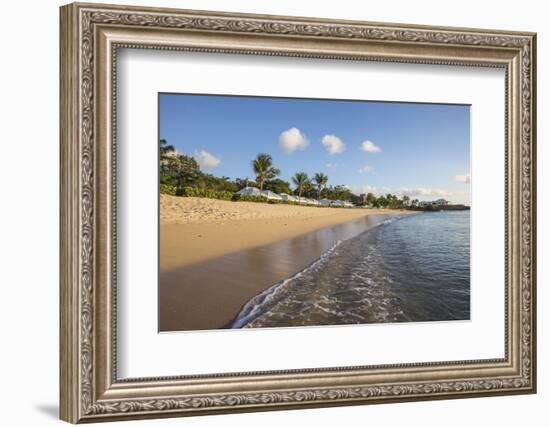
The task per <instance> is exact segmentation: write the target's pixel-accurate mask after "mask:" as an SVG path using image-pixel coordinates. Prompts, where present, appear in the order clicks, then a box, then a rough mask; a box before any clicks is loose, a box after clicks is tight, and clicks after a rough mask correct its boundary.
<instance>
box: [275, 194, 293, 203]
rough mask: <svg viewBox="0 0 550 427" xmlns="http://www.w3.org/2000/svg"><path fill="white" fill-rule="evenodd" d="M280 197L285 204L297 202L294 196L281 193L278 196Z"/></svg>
mask: <svg viewBox="0 0 550 427" xmlns="http://www.w3.org/2000/svg"><path fill="white" fill-rule="evenodd" d="M279 196H281V199H283V200H286V201H287V202H297V201H298V198H297V197H296V196H292V195H290V194H286V193H281V194H279Z"/></svg>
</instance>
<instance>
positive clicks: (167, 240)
mask: <svg viewBox="0 0 550 427" xmlns="http://www.w3.org/2000/svg"><path fill="white" fill-rule="evenodd" d="M160 202H161V206H160V220H161V221H160V270H161V271H167V270H174V269H177V268H181V267H184V266H188V265H192V264H196V263H199V262H203V261H207V260H209V259H214V258H218V257H221V256H223V255H226V254H229V253H233V252H238V251H242V250H245V249H251V248H255V247H261V246H265V245H269V244H271V243H275V242H278V241H281V240H288V239H292V238H294V237H297V236H299V235H303V234H307V233H310V232H312V231H315V230H319V229H321V228H325V227H330V226H333V225H336V224H342V223H345V222H349V221H351V220H354V219H358V218H363V217H365V216H367V215H375V214H386V213H391V214H395V213H396V211H394V210H388V209H336V208H320V207H314V206H292V205H270V204H267V203H250V202H248V203H247V202H228V201H222V200H212V199H203V198H194V197H174V196H166V195H161V200H160Z"/></svg>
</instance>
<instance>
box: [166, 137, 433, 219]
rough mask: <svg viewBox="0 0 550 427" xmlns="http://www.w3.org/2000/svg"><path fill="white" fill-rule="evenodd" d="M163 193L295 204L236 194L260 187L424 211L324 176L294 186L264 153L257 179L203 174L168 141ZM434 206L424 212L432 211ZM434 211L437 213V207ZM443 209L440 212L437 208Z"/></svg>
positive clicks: (296, 179) (256, 163) (406, 200)
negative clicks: (362, 192)
mask: <svg viewBox="0 0 550 427" xmlns="http://www.w3.org/2000/svg"><path fill="white" fill-rule="evenodd" d="M159 159H160V192H161V193H163V194H169V195H177V196H187V197H208V198H213V199H220V200H235V201H250V202H263V203H266V202H267V203H283V204H295V202H292V201H286V200H267V199H266V198H265V197H261V196H253V195H249V194H235V193H236V192H237V191H239V190H241V189H243V188H245V187H257V188H259V189H260V190H270V191H273V192H274V193H277V194H282V193H284V194H295V195H298V196H300V197H306V198H309V199H328V200H342V201H346V202H352V203H353V204H354V205H356V206H369V207H376V208H388V209H421V208H419V207H418V203H419V202H418V200H417V199H413V200H411V198H410V197H409V196H406V195H405V196H402V197H399V196H397V195H395V194H391V193H388V194H384V195H381V196H378V197H377V196H375V195H374V194H373V193H367V194H361V195H360V196H357V195H356V194H354V193H353V192H352V191H351V190H350V189H349V188H348V187H347V186H345V185H328V184H329V177H328V176H327V175H325V174H324V173H322V172H318V173H315V174H314V175H313V178H312V179H310V178H309V176H308V174H307V173H306V172H303V171H301V172H297V173H295V174H294V176H292V178H291V182H292V187H291V183H289V182H287V181H285V180H283V179H280V178H278V176H279V175H280V173H281V171H280V169H279V168H277V167H276V166H274V165H273V158H272V157H271V155H269V154H267V153H260V154H258V155H257V156H256V158H255V159H253V160H252V162H251V165H252V172H253V173H254V176H255V179H250V178H248V177H246V178H236V179H235V180H232V179H230V178H229V177H226V176H222V177H218V176H214V175H212V174H209V173H205V172H203V171H201V169H200V167H199V164H198V163H197V161H196V160H195V159H194V158H193V157H191V156H188V155H186V154H183V153H180V152H179V151H177V150H176V149H175V148H174V146H172V145H170V144H168V142H167V141H166V140H165V139H161V140H160V141H159ZM429 209H430V206H429V205H428V207H424V208H422V210H429ZM433 209H436V208H435V207H433ZM437 209H439V208H437Z"/></svg>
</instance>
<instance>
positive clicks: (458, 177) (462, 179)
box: [455, 174, 470, 184]
mask: <svg viewBox="0 0 550 427" xmlns="http://www.w3.org/2000/svg"><path fill="white" fill-rule="evenodd" d="M455 181H457V182H462V183H464V184H469V183H470V174H468V175H456V176H455Z"/></svg>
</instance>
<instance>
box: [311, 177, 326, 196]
mask: <svg viewBox="0 0 550 427" xmlns="http://www.w3.org/2000/svg"><path fill="white" fill-rule="evenodd" d="M313 180H314V181H315V184H316V185H317V193H318V195H317V198H318V199H320V198H321V192H322V191H323V188H325V186H326V185H327V182H328V176H326V175H325V174H324V173H316V174H315V176H314V177H313Z"/></svg>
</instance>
